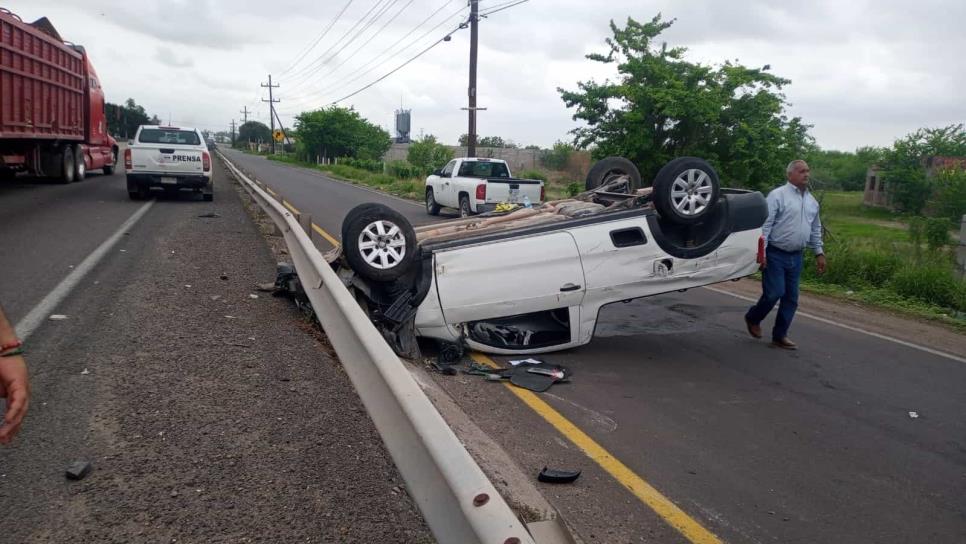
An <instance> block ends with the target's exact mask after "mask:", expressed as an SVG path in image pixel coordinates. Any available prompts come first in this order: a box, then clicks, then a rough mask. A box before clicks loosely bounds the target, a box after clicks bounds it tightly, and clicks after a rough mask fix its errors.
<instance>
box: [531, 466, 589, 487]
mask: <svg viewBox="0 0 966 544" xmlns="http://www.w3.org/2000/svg"><path fill="white" fill-rule="evenodd" d="M579 477H580V471H579V470H556V469H552V468H547V467H543V470H541V471H540V474H539V475H538V476H537V480H540V481H541V482H545V483H548V484H569V483H572V482H573V481H574V480H576V479H577V478H579Z"/></svg>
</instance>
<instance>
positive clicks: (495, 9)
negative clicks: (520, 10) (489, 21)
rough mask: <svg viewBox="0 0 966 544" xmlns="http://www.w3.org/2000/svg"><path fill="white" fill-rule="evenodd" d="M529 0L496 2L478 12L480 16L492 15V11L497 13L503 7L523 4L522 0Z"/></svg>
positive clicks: (526, 0)
mask: <svg viewBox="0 0 966 544" xmlns="http://www.w3.org/2000/svg"><path fill="white" fill-rule="evenodd" d="M529 1H530V0H517V1H516V2H507V3H506V4H498V5H496V6H493V7H492V8H490V9H489V10H487V11H484V12H482V13H480V17H486V16H487V15H493V14H494V13H497V12H499V11H503V10H505V9H510V8H512V7H513V6H519V5H520V4H523V3H524V2H529Z"/></svg>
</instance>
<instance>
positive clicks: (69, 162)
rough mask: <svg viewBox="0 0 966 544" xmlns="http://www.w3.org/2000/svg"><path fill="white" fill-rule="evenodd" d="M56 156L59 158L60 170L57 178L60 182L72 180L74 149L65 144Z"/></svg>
mask: <svg viewBox="0 0 966 544" xmlns="http://www.w3.org/2000/svg"><path fill="white" fill-rule="evenodd" d="M58 158H59V159H60V172H59V173H58V177H57V179H58V180H59V181H60V182H61V183H70V182H72V181H74V150H73V149H71V148H70V146H69V145H65V146H64V147H62V148H61V150H60V153H59V155H58Z"/></svg>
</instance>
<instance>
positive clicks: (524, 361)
mask: <svg viewBox="0 0 966 544" xmlns="http://www.w3.org/2000/svg"><path fill="white" fill-rule="evenodd" d="M542 362H543V361H538V360H537V359H517V360H516V361H510V364H511V365H513V366H519V365H539V364H540V363H542Z"/></svg>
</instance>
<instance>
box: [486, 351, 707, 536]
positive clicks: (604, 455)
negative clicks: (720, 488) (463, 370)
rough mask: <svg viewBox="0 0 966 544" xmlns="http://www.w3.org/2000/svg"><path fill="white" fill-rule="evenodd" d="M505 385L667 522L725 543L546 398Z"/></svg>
mask: <svg viewBox="0 0 966 544" xmlns="http://www.w3.org/2000/svg"><path fill="white" fill-rule="evenodd" d="M470 356H471V357H472V358H473V360H474V361H476V362H478V363H480V364H484V365H487V366H489V367H491V368H500V365H498V364H496V362H494V361H493V359H490V358H489V357H487V356H486V355H483V354H482V353H475V352H474V353H472V354H470ZM504 385H505V386H506V387H507V388H508V389H509V390H510V391H511V392H512V393H513V394H514V395H516V396H517V398H519V399H520V400H521V401H523V403H524V404H526V405H527V406H529V407H530V408H531V409H532V410H533V411H534V412H536V413H537V414H539V415H540V417H542V418H543V419H544V420H546V421H547V423H549V424H550V425H552V426H553V427H554V428H555V429H557V431H559V432H560V434H562V435H564V436H565V437H567V439H568V440H570V441H571V442H573V443H574V445H576V446H577V447H578V448H580V449H581V450H582V451H583V452H584V453H585V454H587V456H588V457H590V458H591V460H593V461H594V462H595V463H597V464H598V465H599V466H600V468H602V469H604V470H605V471H606V472H607V473H608V474H610V475H611V476H612V477H613V478H614V479H615V480H617V481H618V483H620V484H621V485H622V486H624V487H625V488H627V490H628V491H630V492H631V493H633V494H634V495H635V496H636V497H637V498H638V499H640V500H641V502H643V503H644V504H646V505H647V506H648V507H650V508H651V510H654V512H655V513H657V515H659V516H661V518H662V519H663V520H664V521H666V522H667V523H668V524H669V525H670V526H671V527H674V528H675V529H676V530H677V531H678V532H680V533H681V534H682V535H684V537H685V538H687V539H688V540H689V541H690V542H693V543H694V544H721V542H722V541H721V540H720V539H719V538H718V537H717V536H715V535H714V533H712V532H711V531H709V530H708V529H705V528H704V526H702V525H701V524H700V523H699V522H698V521H697V520H695V519H694V518H692V517H691V516H689V515H688V514H687V513H686V512H685V511H684V510H681V509H680V508H678V506H677V505H675V504H674V503H673V502H671V500H670V499H668V498H667V497H665V496H664V495H662V494H661V492H660V491H658V490H657V489H655V488H654V487H653V486H652V485H651V484H649V483H647V482H646V481H644V479H643V478H641V477H640V476H638V475H637V474H636V473H635V472H634V471H632V470H631V469H630V468H628V467H627V465H625V464H624V463H622V462H620V460H618V459H617V458H616V457H614V456H613V455H611V454H610V452H608V451H607V450H605V449H604V448H603V446H601V445H600V444H598V443H597V442H595V441H594V439H593V438H591V437H590V436H588V435H587V433H585V432H583V431H582V430H580V428H579V427H577V426H576V425H574V424H573V423H571V422H570V420H568V419H567V418H565V417H564V416H563V415H562V414H561V413H560V412H558V411H557V410H555V409H554V408H553V407H551V406H550V405H549V404H547V403H546V402H544V401H543V399H541V398H540V397H538V396H537V395H536V394H534V393H533V392H532V391H528V390H526V389H522V388H520V387H516V386H514V385H511V384H509V383H504Z"/></svg>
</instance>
